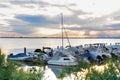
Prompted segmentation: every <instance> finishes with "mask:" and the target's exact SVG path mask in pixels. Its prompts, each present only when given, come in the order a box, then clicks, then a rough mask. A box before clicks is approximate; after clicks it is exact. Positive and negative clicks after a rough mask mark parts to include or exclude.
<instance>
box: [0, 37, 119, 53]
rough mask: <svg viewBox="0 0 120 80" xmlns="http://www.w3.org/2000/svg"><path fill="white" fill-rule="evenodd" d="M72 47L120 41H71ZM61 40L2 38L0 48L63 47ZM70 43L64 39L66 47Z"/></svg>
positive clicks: (5, 49) (117, 40)
mask: <svg viewBox="0 0 120 80" xmlns="http://www.w3.org/2000/svg"><path fill="white" fill-rule="evenodd" d="M69 40H70V43H71V45H72V46H77V45H81V44H82V45H84V44H91V43H108V44H110V43H112V44H114V43H117V42H120V39H69ZM61 43H62V40H61V39H60V38H0V48H2V49H3V50H4V51H7V50H9V49H23V48H24V47H26V48H28V49H33V48H34V49H35V48H42V47H43V46H45V47H52V48H56V47H57V46H61ZM67 45H69V44H68V41H67V39H64V46H67Z"/></svg>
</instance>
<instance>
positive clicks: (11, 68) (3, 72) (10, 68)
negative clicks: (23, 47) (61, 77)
mask: <svg viewBox="0 0 120 80" xmlns="http://www.w3.org/2000/svg"><path fill="white" fill-rule="evenodd" d="M43 74H44V73H43V71H41V72H39V73H38V72H37V70H36V69H35V68H31V69H30V70H28V71H24V70H23V69H18V67H17V66H16V65H15V64H14V63H13V62H11V61H9V60H5V55H4V54H2V53H1V52H0V80H42V78H43Z"/></svg>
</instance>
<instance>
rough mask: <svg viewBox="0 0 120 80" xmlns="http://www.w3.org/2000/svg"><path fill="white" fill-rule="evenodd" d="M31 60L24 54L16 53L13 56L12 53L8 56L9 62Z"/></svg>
mask: <svg viewBox="0 0 120 80" xmlns="http://www.w3.org/2000/svg"><path fill="white" fill-rule="evenodd" d="M30 58H32V57H31V56H28V55H26V54H25V53H18V54H16V55H13V54H12V53H11V54H10V55H8V59H9V60H16V61H21V60H23V61H24V60H27V59H30Z"/></svg>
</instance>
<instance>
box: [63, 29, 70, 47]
mask: <svg viewBox="0 0 120 80" xmlns="http://www.w3.org/2000/svg"><path fill="white" fill-rule="evenodd" d="M63 28H64V31H65V35H66V37H67V41H68V44H69V47H71V44H70V40H69V38H68V34H67V32H66V29H65V27H63Z"/></svg>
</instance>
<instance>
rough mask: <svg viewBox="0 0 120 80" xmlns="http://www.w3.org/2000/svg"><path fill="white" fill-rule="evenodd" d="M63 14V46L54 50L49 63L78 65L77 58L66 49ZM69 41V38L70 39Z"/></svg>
mask: <svg viewBox="0 0 120 80" xmlns="http://www.w3.org/2000/svg"><path fill="white" fill-rule="evenodd" d="M64 29H65V28H64V27H63V14H61V31H62V46H61V47H60V48H58V49H57V50H54V51H53V53H54V56H53V57H52V59H50V60H49V61H48V62H47V63H48V64H49V65H60V66H74V65H77V64H78V63H77V60H76V58H75V57H73V56H72V55H71V54H70V52H68V51H67V50H65V49H64V40H63V39H64V37H63V30H64ZM68 42H69V40H68ZM69 45H70V44H69Z"/></svg>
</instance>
